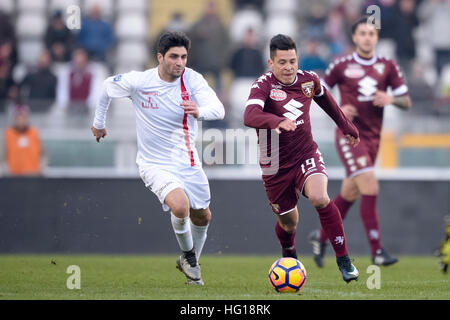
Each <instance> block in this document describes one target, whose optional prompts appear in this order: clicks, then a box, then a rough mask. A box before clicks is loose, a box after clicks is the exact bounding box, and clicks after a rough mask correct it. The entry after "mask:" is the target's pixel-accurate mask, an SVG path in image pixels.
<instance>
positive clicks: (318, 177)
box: [304, 174, 347, 257]
mask: <svg viewBox="0 0 450 320" xmlns="http://www.w3.org/2000/svg"><path fill="white" fill-rule="evenodd" d="M327 186H328V178H327V176H325V175H323V174H315V175H312V176H309V177H308V179H307V180H306V182H305V187H304V192H305V195H306V197H308V199H309V201H310V202H311V204H312V205H313V206H314V207H315V208H316V210H317V212H318V213H319V218H320V224H321V225H322V228H323V229H324V230H325V233H326V234H327V236H328V239H329V240H330V242H331V244H332V246H333V248H334V251H335V252H336V257H342V256H345V255H347V246H346V244H345V234H344V227H343V224H342V218H341V214H340V213H339V209H338V208H337V207H336V205H335V204H334V202H333V201H331V200H330V198H329V197H328V192H327Z"/></svg>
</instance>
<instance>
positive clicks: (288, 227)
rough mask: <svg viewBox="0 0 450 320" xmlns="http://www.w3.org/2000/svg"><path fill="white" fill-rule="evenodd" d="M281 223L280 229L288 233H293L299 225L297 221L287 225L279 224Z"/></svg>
mask: <svg viewBox="0 0 450 320" xmlns="http://www.w3.org/2000/svg"><path fill="white" fill-rule="evenodd" d="M279 223H280V227H281V228H282V229H283V230H284V231H286V232H287V233H293V232H295V231H296V230H297V223H296V222H295V221H290V222H287V223H282V222H279Z"/></svg>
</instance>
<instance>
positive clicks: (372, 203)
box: [361, 195, 381, 256]
mask: <svg viewBox="0 0 450 320" xmlns="http://www.w3.org/2000/svg"><path fill="white" fill-rule="evenodd" d="M361 219H362V222H363V224H364V228H365V229H366V234H367V239H368V240H369V244H370V251H371V252H372V256H375V254H376V252H377V250H378V249H380V248H381V241H380V226H379V224H378V211H377V196H368V195H362V197H361Z"/></svg>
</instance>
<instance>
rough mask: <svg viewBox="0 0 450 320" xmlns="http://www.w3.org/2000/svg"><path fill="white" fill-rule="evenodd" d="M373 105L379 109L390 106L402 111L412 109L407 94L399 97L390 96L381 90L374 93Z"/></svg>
mask: <svg viewBox="0 0 450 320" xmlns="http://www.w3.org/2000/svg"><path fill="white" fill-rule="evenodd" d="M373 104H374V106H376V107H380V108H382V107H384V106H387V105H391V104H392V105H394V106H396V107H398V108H400V109H403V110H409V109H411V107H412V102H411V98H410V96H409V94H405V95H401V96H391V95H389V94H388V93H387V92H385V91H381V90H378V91H377V92H375V95H374V98H373Z"/></svg>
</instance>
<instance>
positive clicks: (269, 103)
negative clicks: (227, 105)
mask: <svg viewBox="0 0 450 320" xmlns="http://www.w3.org/2000/svg"><path fill="white" fill-rule="evenodd" d="M268 63H269V67H270V68H271V72H267V73H265V74H263V75H262V76H261V77H259V78H258V79H257V80H256V81H255V82H254V83H253V85H252V88H251V91H250V96H249V98H248V101H247V103H246V106H245V107H246V109H245V113H244V124H245V125H246V126H249V127H252V128H256V129H257V134H258V140H259V145H260V149H261V150H263V149H265V148H266V147H267V150H269V151H270V153H271V154H279V157H278V170H276V172H268V170H267V167H266V166H265V165H264V164H263V163H264V161H262V157H261V158H260V165H261V170H262V178H263V182H264V187H265V189H266V193H267V197H268V199H269V201H270V204H271V206H272V210H273V212H274V213H275V214H276V215H277V218H278V221H277V222H276V224H275V232H276V235H277V237H278V239H279V241H280V244H281V247H282V255H283V257H293V258H297V252H296V249H295V234H296V230H297V224H298V211H297V202H298V197H299V196H298V192H299V191H300V192H301V193H302V194H303V195H304V196H305V197H307V198H308V199H309V201H310V202H311V203H312V205H313V206H314V207H315V208H316V210H317V212H318V214H319V218H320V223H321V225H322V227H323V228H324V229H325V230H326V232H327V235H328V238H329V239H330V241H331V243H332V245H333V248H334V250H335V252H336V257H337V259H336V260H337V264H338V267H339V270H340V271H341V272H342V276H343V279H344V281H346V282H350V281H352V280H356V279H357V278H358V275H359V274H358V270H357V269H356V268H355V266H354V265H353V264H352V263H351V261H350V258H349V256H348V252H347V247H346V242H345V234H344V227H343V225H342V220H341V215H340V213H339V210H338V208H337V207H336V206H335V204H334V202H333V201H331V200H330V198H329V197H328V192H327V185H328V177H327V173H326V169H325V163H324V161H323V158H322V156H321V153H320V151H319V149H318V147H317V144H316V143H315V142H314V140H313V137H312V133H311V123H310V118H309V108H310V105H311V102H312V100H314V101H316V102H317V103H318V105H319V106H320V107H321V108H322V109H323V110H324V111H325V112H326V113H327V114H328V115H329V116H330V117H331V118H332V119H333V120H334V121H335V122H336V124H337V125H338V127H339V128H340V129H341V130H342V131H343V132H344V136H345V139H348V143H349V144H350V145H357V144H358V142H359V137H358V136H359V134H358V130H357V129H356V127H355V126H354V125H353V124H352V123H351V122H350V121H348V120H347V118H346V117H345V116H344V114H343V113H342V111H341V110H340V109H339V107H338V105H337V104H336V102H335V101H334V99H333V98H332V96H331V95H330V93H329V92H328V91H327V89H326V88H324V87H323V86H322V85H321V84H320V79H319V77H318V76H317V74H315V73H314V72H310V71H303V70H299V69H298V56H297V48H296V44H295V42H294V41H293V40H292V39H291V38H290V37H288V36H285V35H280V34H279V35H277V36H275V37H273V38H272V39H271V41H270V59H269V61H268ZM262 129H272V130H275V132H276V133H278V134H279V145H278V146H275V145H272V142H271V140H272V139H271V138H268V139H267V146H265V145H263V144H264V143H263V142H262V140H261V133H262V131H261V130H262ZM267 131H270V130H267ZM276 133H274V132H273V131H271V132H270V134H276ZM269 142H270V143H269ZM277 147H278V149H277ZM263 154H265V153H264V152H261V155H263Z"/></svg>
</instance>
